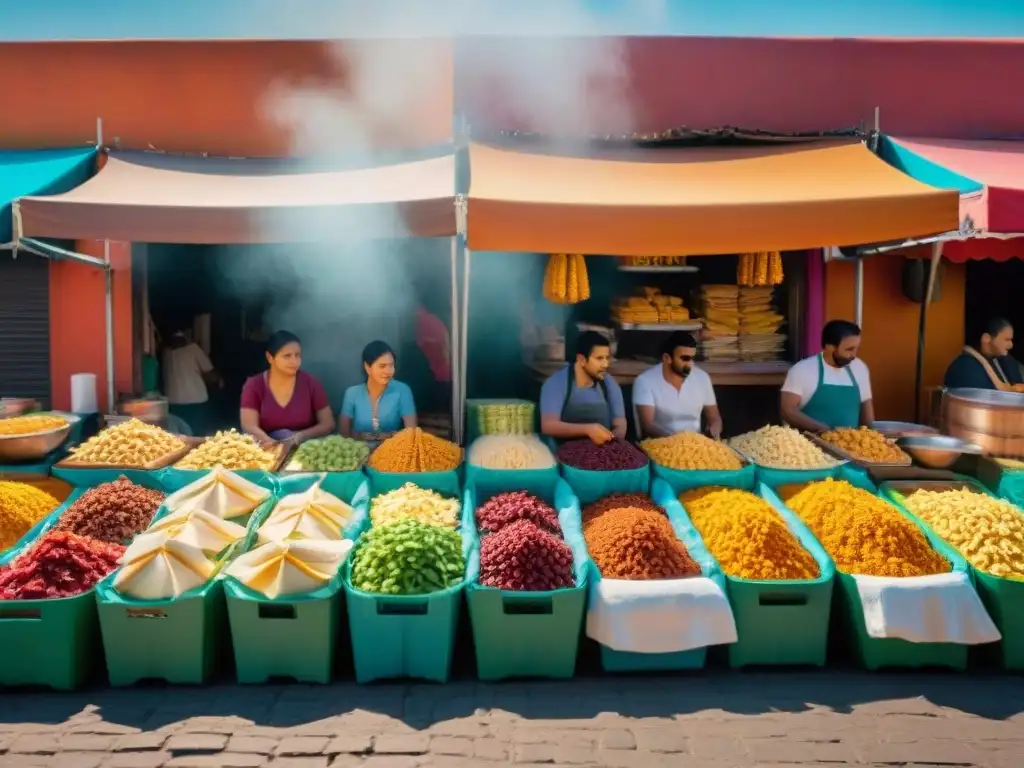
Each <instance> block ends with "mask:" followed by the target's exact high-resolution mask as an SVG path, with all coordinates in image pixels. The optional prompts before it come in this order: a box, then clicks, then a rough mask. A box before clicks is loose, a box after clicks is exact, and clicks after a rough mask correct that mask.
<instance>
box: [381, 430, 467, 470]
mask: <svg viewBox="0 0 1024 768" xmlns="http://www.w3.org/2000/svg"><path fill="white" fill-rule="evenodd" d="M461 463H462V449H461V448H460V447H459V446H457V445H456V444H455V443H452V442H449V441H448V440H444V439H442V438H440V437H434V435H431V434H430V433H429V432H424V431H423V430H422V429H420V428H419V427H413V428H411V429H403V430H402V431H401V432H399V433H398V434H396V435H393V436H391V437H389V438H388V439H387V440H385V441H384V442H383V443H381V444H380V445H379V446H377V450H375V451H374V452H373V453H372V454H370V460H369V461H368V462H367V466H369V467H370V468H371V469H375V470H377V471H378V472H393V473H400V474H411V473H419V472H449V471H451V470H453V469H457V468H458V466H459V465H460V464H461Z"/></svg>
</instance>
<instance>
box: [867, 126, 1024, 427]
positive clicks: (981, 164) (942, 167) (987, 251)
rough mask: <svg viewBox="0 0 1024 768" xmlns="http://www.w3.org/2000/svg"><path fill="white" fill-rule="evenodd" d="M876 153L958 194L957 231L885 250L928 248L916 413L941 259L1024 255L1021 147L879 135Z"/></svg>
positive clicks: (922, 179) (1011, 143) (1023, 149)
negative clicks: (928, 324)
mask: <svg viewBox="0 0 1024 768" xmlns="http://www.w3.org/2000/svg"><path fill="white" fill-rule="evenodd" d="M880 154H881V156H882V157H883V158H884V159H885V160H886V161H887V162H888V163H890V164H891V165H892V166H893V167H895V168H898V169H900V170H901V171H903V172H904V173H906V174H908V175H909V176H912V177H913V178H915V179H917V180H918V181H920V182H922V183H924V184H930V185H932V186H935V187H940V188H943V189H948V190H952V191H956V192H957V193H958V194H959V196H960V212H959V222H960V223H959V226H958V227H957V228H956V229H951V231H949V232H945V233H942V234H939V235H937V236H935V237H932V238H925V239H916V240H911V241H909V242H907V243H904V244H902V246H892V247H890V248H889V249H890V250H894V249H895V250H900V249H905V248H906V247H907V246H914V245H918V244H922V243H927V244H929V245H930V247H931V261H930V269H929V278H928V287H927V290H926V295H925V300H924V301H923V302H922V303H921V322H920V331H919V338H918V363H917V374H916V380H915V389H914V391H915V396H916V400H915V402H916V403H917V412H918V413H920V412H921V402H920V398H921V388H922V360H923V356H924V348H925V321H926V318H927V312H928V304H929V303H930V301H931V296H932V292H933V290H934V286H935V281H936V275H937V273H938V268H939V263H940V261H941V260H942V259H943V258H945V259H948V260H949V261H952V262H955V263H964V262H970V261H976V260H988V259H991V260H994V261H1007V260H1009V259H1012V258H1022V257H1024V181H1022V180H1024V144H1022V142H1017V141H953V140H939V139H910V138H906V139H905V138H899V137H892V136H883V137H881V142H880ZM954 433H955V432H954ZM964 436H965V437H969V436H968V435H964Z"/></svg>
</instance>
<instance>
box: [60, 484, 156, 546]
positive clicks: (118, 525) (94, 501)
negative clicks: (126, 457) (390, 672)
mask: <svg viewBox="0 0 1024 768" xmlns="http://www.w3.org/2000/svg"><path fill="white" fill-rule="evenodd" d="M165 498H166V497H165V495H164V494H163V493H161V492H160V491H154V490H150V489H149V488H146V487H144V486H141V485H136V484H135V483H133V482H132V481H131V480H129V479H128V478H126V477H119V478H118V479H117V480H114V481H113V482H110V483H103V485H98V486H96V487H95V488H92V489H90V490H88V491H86V492H85V493H83V494H82V495H81V496H80V497H79V498H78V500H77V501H75V503H74V504H72V505H71V506H70V507H68V509H67V511H66V512H65V513H64V514H62V515H61V516H60V521H59V522H58V523H57V525H56V526H55V528H54V530H56V531H66V532H68V533H74V534H77V535H78V536H89V537H90V538H93V539H99V540H100V541H105V542H107V543H108V544H124V543H127V542H130V541H131V540H132V539H133V538H135V536H136V535H138V534H140V533H142V532H143V531H144V530H146V529H147V528H148V527H149V524H150V523H151V522H152V521H153V515H155V514H156V511H157V509H159V508H160V505H161V504H162V503H163V501H164V499H165Z"/></svg>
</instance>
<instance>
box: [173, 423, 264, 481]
mask: <svg viewBox="0 0 1024 768" xmlns="http://www.w3.org/2000/svg"><path fill="white" fill-rule="evenodd" d="M280 458H281V456H280V449H277V450H268V449H266V448H263V447H262V446H261V445H260V444H259V443H257V442H256V440H255V439H253V437H252V435H243V434H242V433H241V432H238V431H237V430H234V429H229V430H225V431H221V432H218V433H217V434H215V435H214V436H213V437H211V438H208V439H207V440H204V441H203V442H202V443H201V444H200V445H199V446H198V447H196V448H195V449H194V450H192V451H190V452H189V454H188V455H187V456H186V457H185V458H184V459H182V460H181V461H179V462H178V463H177V464H176V465H175V466H177V468H178V469H213V468H214V467H224V469H231V470H234V471H238V470H240V469H262V470H265V471H270V470H272V469H273V468H274V465H275V464H277V462H278V459H280Z"/></svg>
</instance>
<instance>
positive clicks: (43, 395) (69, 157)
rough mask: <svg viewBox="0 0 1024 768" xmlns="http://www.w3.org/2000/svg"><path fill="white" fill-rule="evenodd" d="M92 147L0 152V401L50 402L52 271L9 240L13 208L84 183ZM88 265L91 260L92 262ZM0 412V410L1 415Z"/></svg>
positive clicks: (91, 166)
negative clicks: (22, 200) (17, 202)
mask: <svg viewBox="0 0 1024 768" xmlns="http://www.w3.org/2000/svg"><path fill="white" fill-rule="evenodd" d="M95 156H96V150H95V149H94V148H93V147H76V148H69V149H47V150H32V151H21V152H15V151H11V152H5V151H0V252H2V251H5V250H9V251H11V254H10V255H2V254H0V327H3V329H4V333H3V336H2V337H0V356H2V357H3V359H4V365H3V366H2V368H0V396H2V397H15V398H31V399H34V400H39V401H49V400H50V362H49V357H50V332H49V331H50V327H49V326H50V279H51V277H50V270H49V264H48V263H47V262H46V261H45V260H43V259H40V258H38V257H37V255H26V256H22V257H21V258H18V256H19V253H18V251H19V250H20V251H22V252H23V253H24V252H26V251H30V250H31V249H26V248H19V246H18V243H17V242H16V241H14V240H13V238H12V230H13V227H12V220H11V203H12V201H14V200H16V199H17V198H18V197H20V196H21V195H39V194H54V193H59V192H64V191H66V190H68V189H70V188H72V187H74V186H75V185H77V184H80V183H81V182H83V181H84V180H85V179H87V178H88V177H89V176H90V175H91V174H92V172H93V169H94V167H95V160H96V157H95ZM90 261H93V260H91V259H90ZM2 410H3V409H2V408H0V411H2Z"/></svg>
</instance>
